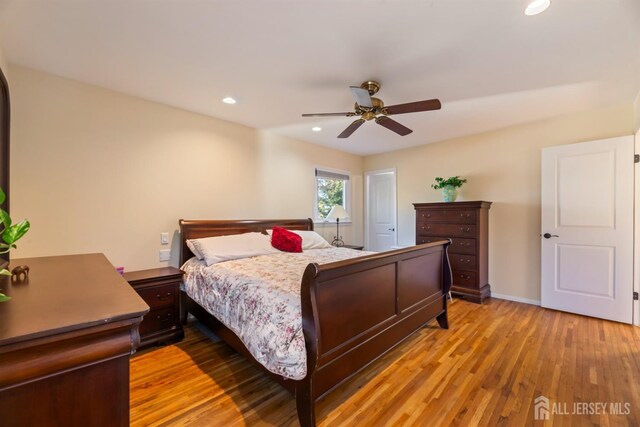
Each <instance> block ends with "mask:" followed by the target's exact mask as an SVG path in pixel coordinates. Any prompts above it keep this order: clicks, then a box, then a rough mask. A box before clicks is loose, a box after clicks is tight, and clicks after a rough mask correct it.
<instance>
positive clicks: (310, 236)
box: [267, 230, 333, 251]
mask: <svg viewBox="0 0 640 427" xmlns="http://www.w3.org/2000/svg"><path fill="white" fill-rule="evenodd" d="M289 231H291V232H292V233H296V234H297V235H298V236H300V237H302V250H303V251H306V250H309V249H326V248H332V247H333V246H331V245H330V244H329V242H327V241H326V240H324V237H322V236H321V235H319V234H318V233H316V232H315V231H309V230H289ZM272 232H273V230H267V233H269V236H271V233H272Z"/></svg>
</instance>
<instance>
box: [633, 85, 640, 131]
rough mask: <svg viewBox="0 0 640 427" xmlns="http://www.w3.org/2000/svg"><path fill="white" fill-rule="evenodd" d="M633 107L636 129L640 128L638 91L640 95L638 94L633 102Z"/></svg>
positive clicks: (639, 97) (639, 96) (639, 98)
mask: <svg viewBox="0 0 640 427" xmlns="http://www.w3.org/2000/svg"><path fill="white" fill-rule="evenodd" d="M633 107H634V112H635V114H634V119H635V120H634V129H635V130H636V131H638V130H640V92H638V95H637V96H636V100H635V102H634V103H633Z"/></svg>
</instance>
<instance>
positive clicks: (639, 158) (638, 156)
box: [633, 154, 640, 163]
mask: <svg viewBox="0 0 640 427" xmlns="http://www.w3.org/2000/svg"><path fill="white" fill-rule="evenodd" d="M633 161H634V162H635V163H640V154H634V156H633Z"/></svg>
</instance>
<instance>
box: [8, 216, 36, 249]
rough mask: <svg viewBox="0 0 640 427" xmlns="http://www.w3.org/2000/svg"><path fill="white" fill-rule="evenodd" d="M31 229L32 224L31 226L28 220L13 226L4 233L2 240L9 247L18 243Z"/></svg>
mask: <svg viewBox="0 0 640 427" xmlns="http://www.w3.org/2000/svg"><path fill="white" fill-rule="evenodd" d="M29 227H31V224H29V221H27V220H26V219H25V220H22V221H20V222H19V223H17V224H13V225H12V226H10V227H7V228H6V229H5V230H4V231H3V232H2V240H4V241H5V243H7V244H9V245H13V243H14V242H16V241H18V240H19V239H20V238H21V237H22V236H24V235H25V234H26V233H27V231H29Z"/></svg>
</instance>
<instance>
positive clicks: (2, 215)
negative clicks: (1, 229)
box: [0, 209, 11, 228]
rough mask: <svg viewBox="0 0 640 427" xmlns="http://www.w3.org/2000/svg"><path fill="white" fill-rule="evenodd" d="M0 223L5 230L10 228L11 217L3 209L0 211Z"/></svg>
mask: <svg viewBox="0 0 640 427" xmlns="http://www.w3.org/2000/svg"><path fill="white" fill-rule="evenodd" d="M0 221H1V222H2V223H3V224H4V226H5V228H6V227H10V226H11V217H10V216H9V214H8V213H7V212H6V211H5V210H4V209H0Z"/></svg>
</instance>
